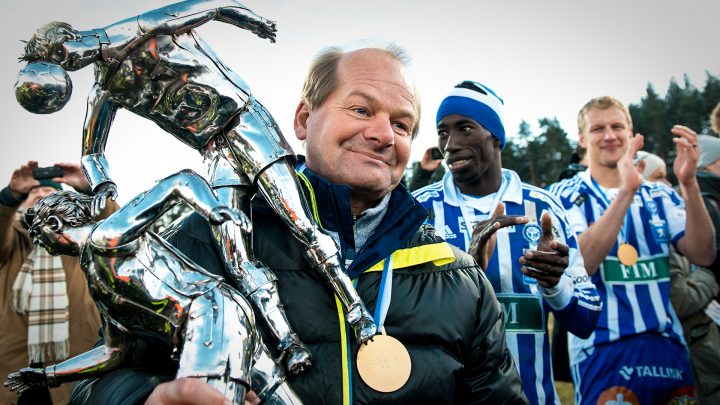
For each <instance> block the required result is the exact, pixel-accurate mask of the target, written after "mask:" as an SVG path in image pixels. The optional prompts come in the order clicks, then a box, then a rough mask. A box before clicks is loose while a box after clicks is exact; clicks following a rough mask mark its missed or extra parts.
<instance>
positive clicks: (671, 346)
mask: <svg viewBox="0 0 720 405" xmlns="http://www.w3.org/2000/svg"><path fill="white" fill-rule="evenodd" d="M578 128H579V137H580V145H581V146H583V147H584V148H586V149H587V156H588V164H589V167H588V170H587V171H584V172H581V173H579V174H577V175H576V176H575V177H573V178H571V179H568V180H564V181H562V182H560V183H556V184H554V185H552V186H551V190H552V191H553V192H554V193H556V194H557V195H559V196H560V199H561V201H562V203H563V205H564V207H565V209H566V210H568V214H569V220H570V223H571V225H572V226H573V227H574V229H575V231H576V232H577V233H578V234H579V242H580V250H581V251H582V252H583V257H584V259H585V268H586V269H587V271H588V274H590V275H591V276H592V281H593V282H594V283H595V284H596V285H597V286H598V292H599V293H600V296H601V298H602V299H603V304H604V305H603V308H604V309H603V313H602V314H601V316H600V321H599V322H598V326H597V328H596V330H595V332H594V333H593V334H592V335H591V336H590V337H589V338H587V339H581V338H578V337H575V336H570V339H569V346H570V359H571V360H570V363H571V366H572V372H573V379H574V380H575V384H576V403H579V404H595V403H599V404H605V403H606V402H608V401H615V400H620V399H623V400H624V401H627V402H630V403H634V404H658V403H668V402H671V401H673V400H681V399H682V398H685V399H688V398H690V399H694V398H695V388H694V382H693V378H692V374H691V371H690V367H689V362H688V352H687V347H686V345H685V341H684V339H683V337H682V328H681V325H680V323H679V321H678V319H677V316H676V314H675V311H674V310H673V308H672V306H671V305H670V299H669V294H670V276H669V271H668V254H669V251H670V244H671V243H672V244H673V245H674V246H675V247H676V248H677V250H678V251H679V252H680V253H682V254H683V255H684V256H685V257H687V258H688V259H689V260H690V261H691V262H693V263H695V264H698V265H708V264H710V263H712V261H713V260H714V259H715V232H714V230H713V227H712V224H711V223H710V218H709V217H708V214H707V211H706V209H705V206H704V204H703V201H702V198H701V196H700V188H699V186H698V183H697V180H696V178H695V173H696V168H695V165H696V162H697V160H698V158H699V151H698V148H697V142H698V139H697V134H696V133H695V131H693V130H691V129H690V128H687V127H685V126H681V125H676V126H674V127H673V128H672V129H671V132H672V135H674V136H675V138H674V140H673V142H674V143H675V145H676V148H677V158H676V160H675V163H674V166H673V168H674V172H675V175H676V176H677V179H678V182H679V183H680V188H681V190H682V192H683V195H684V196H685V201H684V202H683V200H682V199H681V198H680V197H679V196H678V195H677V193H675V192H674V191H672V189H670V188H668V187H666V186H663V185H659V184H653V183H647V182H645V181H644V180H643V177H642V174H641V173H642V169H643V163H640V164H639V165H638V167H637V168H636V167H635V166H634V165H633V158H634V156H635V154H636V152H637V151H639V150H640V149H641V148H642V145H643V136H642V135H640V134H637V135H635V136H633V132H632V130H633V127H632V119H631V117H630V113H629V111H628V110H627V108H626V107H625V106H624V105H623V104H622V103H621V102H620V101H618V100H617V99H615V98H612V97H608V96H605V97H598V98H594V99H592V100H590V101H589V102H588V103H587V104H585V106H583V108H582V109H581V110H580V112H579V114H578ZM660 353H661V354H662V355H658V354H660Z"/></svg>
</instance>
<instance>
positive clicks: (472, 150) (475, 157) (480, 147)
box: [437, 114, 500, 187]
mask: <svg viewBox="0 0 720 405" xmlns="http://www.w3.org/2000/svg"><path fill="white" fill-rule="evenodd" d="M437 133H438V147H439V148H440V151H441V152H442V153H443V155H444V156H445V162H446V163H447V165H448V168H449V169H450V172H451V173H452V176H453V180H454V181H455V183H456V184H458V186H461V187H462V185H463V184H467V185H472V184H474V183H477V182H479V181H481V180H482V178H483V176H484V175H485V174H486V173H487V172H488V168H491V167H494V166H500V161H499V156H500V154H499V150H500V144H499V142H498V140H497V139H496V138H495V137H494V136H492V134H491V133H490V131H488V130H487V129H485V127H483V126H482V125H481V124H480V123H478V122H477V121H475V120H474V119H472V118H470V117H467V116H465V115H459V114H451V115H448V116H445V117H443V119H441V120H440V122H439V123H438V125H437Z"/></svg>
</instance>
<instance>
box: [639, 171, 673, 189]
mask: <svg viewBox="0 0 720 405" xmlns="http://www.w3.org/2000/svg"><path fill="white" fill-rule="evenodd" d="M645 181H648V182H650V183H663V184H665V185H666V186H669V187H672V184H671V183H670V181H669V180H668V179H667V172H666V171H665V168H664V167H659V168H657V169H656V170H655V171H654V172H652V173H651V174H650V175H649V176H648V177H647V178H646V179H645Z"/></svg>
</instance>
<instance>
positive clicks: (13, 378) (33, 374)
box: [4, 367, 47, 395]
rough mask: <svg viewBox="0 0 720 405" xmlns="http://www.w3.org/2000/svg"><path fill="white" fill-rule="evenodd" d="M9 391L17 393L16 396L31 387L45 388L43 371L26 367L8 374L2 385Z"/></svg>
mask: <svg viewBox="0 0 720 405" xmlns="http://www.w3.org/2000/svg"><path fill="white" fill-rule="evenodd" d="M4 385H5V386H6V387H7V389H9V390H10V391H17V393H18V395H20V394H22V393H23V392H25V391H27V390H28V389H30V388H33V387H44V386H47V377H46V376H45V369H43V368H32V367H26V368H23V369H20V371H17V372H14V373H10V375H8V378H7V380H5V384H4Z"/></svg>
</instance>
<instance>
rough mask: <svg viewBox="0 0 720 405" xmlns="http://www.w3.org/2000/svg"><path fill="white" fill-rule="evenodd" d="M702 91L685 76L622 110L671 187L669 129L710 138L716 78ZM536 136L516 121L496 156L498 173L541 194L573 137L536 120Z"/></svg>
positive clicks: (553, 122) (718, 92)
mask: <svg viewBox="0 0 720 405" xmlns="http://www.w3.org/2000/svg"><path fill="white" fill-rule="evenodd" d="M706 74H707V80H706V81H705V86H704V87H703V88H702V89H699V88H697V87H695V86H694V85H693V84H692V83H691V82H690V79H689V77H688V76H687V75H685V76H684V78H683V82H682V84H680V83H678V81H677V80H675V78H672V79H671V80H670V84H669V86H668V90H667V93H666V94H665V95H664V96H660V95H659V94H658V93H657V91H656V90H655V87H654V86H653V85H652V84H651V83H648V85H647V88H646V90H645V96H644V97H642V98H641V99H640V101H639V102H637V103H632V104H630V105H629V106H628V109H629V110H630V115H631V116H632V120H633V126H634V132H635V133H641V134H643V135H644V136H645V147H644V148H643V149H644V150H646V151H648V152H651V153H654V154H656V155H658V156H660V157H661V158H663V159H664V160H665V162H667V163H668V175H669V176H670V178H671V181H672V180H674V176H673V174H672V162H673V160H674V159H675V146H674V145H673V141H672V138H673V137H672V136H671V134H670V128H672V126H673V125H675V124H681V125H685V126H688V127H690V128H692V129H694V130H696V131H697V132H698V133H705V134H709V133H710V113H711V112H712V110H713V108H715V106H716V105H717V104H718V102H720V77H718V76H714V75H712V74H710V73H709V72H708V73H706ZM538 126H539V128H540V132H539V133H533V132H532V131H531V129H530V124H529V123H527V122H526V121H522V122H521V123H520V126H519V128H518V132H517V134H515V136H512V137H510V138H509V139H508V140H507V141H506V144H505V149H503V151H502V162H503V167H506V168H508V169H512V170H514V171H516V172H517V173H518V175H520V178H521V179H523V181H525V182H528V183H531V184H533V185H536V186H538V187H542V188H545V187H546V186H548V185H549V184H552V183H554V182H556V181H557V180H558V176H559V174H560V172H561V171H562V170H563V169H564V168H566V167H567V166H568V164H569V163H570V156H571V155H572V152H573V150H574V149H575V147H576V146H577V141H576V140H575V139H576V136H574V133H575V131H577V129H574V130H573V132H572V133H573V136H568V132H567V131H565V129H563V128H562V126H561V125H560V123H559V122H558V120H557V118H541V119H539V120H538Z"/></svg>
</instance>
